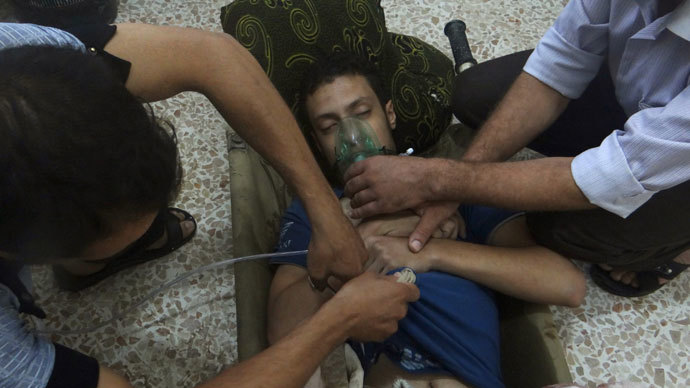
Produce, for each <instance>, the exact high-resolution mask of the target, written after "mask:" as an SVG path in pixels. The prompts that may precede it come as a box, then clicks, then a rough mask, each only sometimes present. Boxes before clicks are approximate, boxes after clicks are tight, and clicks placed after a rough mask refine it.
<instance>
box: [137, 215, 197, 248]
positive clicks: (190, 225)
mask: <svg viewBox="0 0 690 388" xmlns="http://www.w3.org/2000/svg"><path fill="white" fill-rule="evenodd" d="M168 211H169V212H170V213H171V214H173V215H174V216H175V217H177V218H178V219H179V220H180V228H181V229H182V238H187V236H189V235H190V234H192V232H194V228H195V225H194V221H192V220H187V221H183V220H184V214H183V213H180V212H178V211H176V210H172V209H169V210H168ZM166 242H168V231H167V229H166V230H163V235H162V236H161V238H159V239H158V240H156V242H154V243H153V244H151V245H149V247H148V248H146V249H147V250H148V249H158V248H160V247H162V246H163V245H165V243H166Z"/></svg>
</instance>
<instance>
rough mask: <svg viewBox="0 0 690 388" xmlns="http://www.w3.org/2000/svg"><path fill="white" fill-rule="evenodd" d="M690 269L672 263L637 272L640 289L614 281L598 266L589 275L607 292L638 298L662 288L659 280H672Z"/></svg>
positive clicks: (683, 265) (685, 265) (592, 268)
mask: <svg viewBox="0 0 690 388" xmlns="http://www.w3.org/2000/svg"><path fill="white" fill-rule="evenodd" d="M688 267H690V265H687V264H681V263H676V262H675V261H670V262H668V263H666V264H662V265H660V266H658V267H656V268H653V269H651V270H648V271H640V272H637V283H638V285H639V287H633V286H630V285H627V284H624V283H621V282H619V281H616V280H614V279H613V278H612V277H611V274H610V271H607V270H605V269H603V268H601V267H600V266H598V265H596V264H592V267H591V268H590V270H589V273H590V275H592V280H594V283H596V284H597V286H599V287H601V288H602V289H604V290H605V291H608V292H610V293H612V294H615V295H619V296H625V297H638V296H645V295H649V294H651V293H652V292H654V291H656V290H658V289H659V288H661V287H662V286H663V284H659V278H664V279H668V280H671V279H673V278H675V277H676V276H678V275H679V274H680V273H681V272H683V271H685V269H686V268H688Z"/></svg>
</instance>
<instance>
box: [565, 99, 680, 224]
mask: <svg viewBox="0 0 690 388" xmlns="http://www.w3.org/2000/svg"><path fill="white" fill-rule="evenodd" d="M689 106H690V86H688V87H686V88H685V89H684V90H683V91H682V92H681V93H680V94H678V95H677V96H676V97H675V98H673V100H671V101H670V102H669V103H668V104H667V105H666V106H665V107H657V108H647V109H644V110H641V111H639V112H637V113H636V114H634V115H632V116H630V118H629V119H628V121H627V122H626V123H625V127H624V130H616V131H614V132H613V133H611V134H610V135H609V136H607V137H606V138H605V139H604V141H603V142H602V143H601V145H600V146H599V147H596V148H592V149H589V150H587V151H585V152H583V153H582V154H580V155H578V156H577V157H576V158H575V159H574V160H573V162H572V164H571V171H572V173H573V178H574V179H575V182H576V183H577V185H578V187H579V188H580V190H582V192H583V193H584V194H585V196H586V197H587V198H588V199H589V201H590V202H591V203H592V204H595V205H597V206H599V207H601V208H604V209H606V210H608V211H610V212H612V213H615V214H617V215H619V216H621V217H627V216H629V215H630V214H631V213H632V212H634V211H635V210H636V209H637V208H638V207H640V206H641V205H642V204H644V203H645V202H646V201H647V200H649V198H651V197H652V196H653V195H654V194H655V193H656V192H658V191H661V190H664V189H668V188H670V187H673V186H676V185H678V184H680V183H683V182H685V181H688V180H690V109H688V107H689Z"/></svg>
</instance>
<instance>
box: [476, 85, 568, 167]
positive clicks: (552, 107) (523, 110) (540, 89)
mask: <svg viewBox="0 0 690 388" xmlns="http://www.w3.org/2000/svg"><path fill="white" fill-rule="evenodd" d="M569 102H570V100H569V99H568V98H567V97H564V96H563V95H561V94H560V93H558V92H557V91H556V90H554V89H552V88H551V87H549V86H548V85H546V84H544V83H543V82H541V81H539V80H538V79H536V78H534V77H533V76H531V75H529V74H527V73H524V72H523V73H521V74H520V75H519V76H518V78H517V79H516V80H515V82H514V83H513V85H512V86H511V87H510V89H509V90H508V92H507V93H506V95H505V97H503V100H502V101H501V102H500V104H499V105H498V107H497V108H496V110H494V112H493V113H492V114H491V116H490V117H489V118H488V119H487V121H486V122H485V123H484V125H483V126H482V128H481V129H480V130H479V133H478V134H477V136H476V137H475V138H474V140H473V141H472V143H471V144H470V146H469V148H468V149H467V151H466V152H465V154H464V155H463V157H462V160H465V161H471V162H496V161H504V160H506V159H508V158H509V157H511V156H512V155H514V154H515V153H516V152H517V151H519V150H520V149H521V148H522V147H524V146H526V145H527V144H528V143H529V142H530V141H532V139H534V138H535V137H536V136H537V135H539V134H540V133H541V132H543V131H544V130H545V129H546V128H547V127H548V126H549V125H551V124H552V123H553V122H554V121H555V120H556V119H557V118H558V116H560V115H561V113H563V110H565V108H566V107H567V106H568V103H569Z"/></svg>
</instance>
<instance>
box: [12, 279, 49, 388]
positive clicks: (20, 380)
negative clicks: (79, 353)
mask: <svg viewBox="0 0 690 388" xmlns="http://www.w3.org/2000/svg"><path fill="white" fill-rule="evenodd" d="M18 306H19V302H18V301H17V297H16V296H15V295H14V294H13V293H12V291H10V290H9V289H8V288H7V287H5V286H4V285H2V284H0V388H43V387H45V386H46V385H47V384H48V380H49V379H50V375H51V373H52V371H53V362H54V360H55V348H54V347H53V344H52V343H50V342H49V341H47V340H46V339H44V338H41V337H37V336H35V335H33V334H32V333H31V332H29V331H28V330H27V329H26V327H25V324H24V322H23V321H22V319H21V318H20V317H19V315H18V313H17V309H18Z"/></svg>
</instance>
